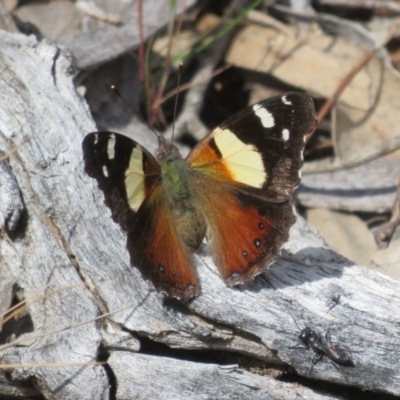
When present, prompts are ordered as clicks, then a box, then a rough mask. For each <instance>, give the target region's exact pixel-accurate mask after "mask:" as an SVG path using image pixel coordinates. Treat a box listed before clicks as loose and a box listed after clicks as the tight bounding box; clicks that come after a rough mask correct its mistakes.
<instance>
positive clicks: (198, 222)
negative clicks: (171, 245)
mask: <svg viewBox="0 0 400 400" xmlns="http://www.w3.org/2000/svg"><path fill="white" fill-rule="evenodd" d="M160 167H161V181H162V185H163V188H164V195H165V197H166V200H167V203H168V205H169V207H170V210H171V215H172V217H173V223H174V225H175V228H176V230H177V233H178V235H179V237H180V238H181V240H182V241H183V242H184V243H186V245H188V246H189V247H191V248H192V249H197V248H198V247H199V246H200V243H201V242H202V240H203V237H204V234H205V229H206V227H205V220H204V218H203V216H202V214H201V213H200V211H199V210H198V209H197V208H196V207H195V202H194V201H193V194H192V189H191V185H190V184H189V175H188V169H187V164H186V163H185V161H184V160H183V159H182V158H181V157H180V155H178V154H175V153H170V154H167V156H166V157H165V158H164V159H163V160H162V161H161V162H160Z"/></svg>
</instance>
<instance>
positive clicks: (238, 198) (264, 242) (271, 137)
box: [82, 92, 316, 300]
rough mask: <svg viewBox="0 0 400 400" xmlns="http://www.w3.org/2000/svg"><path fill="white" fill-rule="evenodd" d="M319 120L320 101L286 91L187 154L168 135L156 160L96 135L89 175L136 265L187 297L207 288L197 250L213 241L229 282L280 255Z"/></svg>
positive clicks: (90, 143)
mask: <svg viewBox="0 0 400 400" xmlns="http://www.w3.org/2000/svg"><path fill="white" fill-rule="evenodd" d="M315 126H316V117H315V109H314V103H313V100H312V98H311V97H310V96H308V95H306V94H302V93H294V92H293V93H287V94H284V95H281V96H277V97H273V98H271V99H268V100H264V101H262V102H260V103H257V104H255V105H253V106H250V107H248V108H245V109H244V110H242V111H240V112H238V113H237V114H234V115H233V116H231V117H230V118H228V119H227V120H226V121H225V122H223V123H222V124H221V125H219V126H218V127H217V128H215V129H214V130H213V131H211V132H210V133H209V134H208V135H207V136H205V137H204V138H203V139H202V140H201V141H200V142H199V143H198V144H197V145H196V146H195V147H194V148H193V150H192V151H191V152H190V153H189V155H188V156H187V157H186V159H183V158H182V157H181V155H180V154H179V151H178V150H177V148H176V147H175V146H174V145H172V144H168V143H166V142H165V140H162V137H161V138H160V148H159V150H158V151H157V153H156V157H154V156H152V155H151V154H150V153H149V152H148V151H147V150H146V149H144V148H143V147H142V146H141V145H140V144H138V143H136V142H135V141H133V140H132V139H130V138H128V137H126V136H123V135H121V134H118V133H114V132H92V133H89V134H88V135H87V136H86V137H85V138H84V140H83V143H82V148H83V154H84V163H85V171H86V173H87V174H88V175H89V176H90V177H92V178H95V179H96V180H97V183H98V186H99V188H100V189H101V190H102V191H103V193H104V198H105V204H106V205H107V206H108V207H109V208H110V209H111V213H112V217H113V219H114V221H115V222H117V223H118V224H119V225H120V226H121V228H122V229H123V230H124V231H125V232H126V233H127V249H128V251H129V254H130V258H131V263H132V264H133V265H134V266H135V267H137V268H138V269H139V271H140V272H141V274H142V276H143V277H144V278H145V279H147V280H150V281H151V282H152V284H153V285H154V286H155V288H156V289H158V290H159V291H161V292H164V293H166V294H167V295H168V296H171V297H176V298H179V299H183V300H188V299H190V298H192V297H194V296H197V295H199V294H200V292H201V287H200V281H199V277H198V274H197V270H196V268H195V266H194V263H193V252H194V251H195V250H196V249H198V248H199V246H200V245H201V243H202V242H203V239H204V238H206V239H207V242H208V243H207V246H208V248H209V251H210V252H211V255H212V258H213V260H214V263H215V265H216V266H217V268H218V270H219V273H220V275H221V277H222V279H223V280H224V281H225V283H226V284H227V285H228V286H233V285H235V284H238V283H242V282H245V281H248V280H250V279H251V278H253V277H254V276H256V275H258V274H260V273H261V272H263V271H265V270H266V269H267V268H268V266H269V265H270V264H271V263H272V262H274V261H275V260H276V259H277V257H278V256H279V252H280V249H281V246H282V245H283V244H284V243H285V241H286V240H287V239H288V232H289V229H290V227H291V226H292V225H293V224H294V222H295V216H294V213H293V205H292V198H291V196H292V192H293V190H294V188H295V187H296V186H298V184H299V182H300V169H301V166H302V164H303V150H304V146H305V136H306V134H307V133H309V132H310V131H312V130H313V128H314V127H315Z"/></svg>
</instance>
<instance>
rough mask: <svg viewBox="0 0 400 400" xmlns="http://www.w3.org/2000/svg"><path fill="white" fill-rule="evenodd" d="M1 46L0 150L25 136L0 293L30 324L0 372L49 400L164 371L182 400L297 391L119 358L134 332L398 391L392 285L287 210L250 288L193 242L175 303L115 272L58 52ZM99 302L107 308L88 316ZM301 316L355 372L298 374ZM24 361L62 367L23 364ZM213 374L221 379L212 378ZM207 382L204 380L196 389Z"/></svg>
mask: <svg viewBox="0 0 400 400" xmlns="http://www.w3.org/2000/svg"><path fill="white" fill-rule="evenodd" d="M0 54H1V57H2V72H3V73H2V74H1V75H0V86H1V89H0V96H1V100H0V150H1V151H3V152H4V153H7V152H9V151H10V150H12V148H13V147H14V146H16V145H18V144H20V143H22V142H23V141H24V140H26V139H28V138H29V140H28V141H27V142H26V143H24V144H23V145H22V146H21V148H20V149H19V150H18V152H17V153H15V154H14V155H12V156H10V157H9V159H8V160H6V161H3V162H4V163H6V164H7V165H8V166H9V167H7V168H8V169H9V173H10V174H12V176H13V179H15V182H16V183H17V184H18V187H19V191H20V195H21V199H22V204H23V212H22V215H21V217H20V219H19V221H15V220H14V227H15V231H11V230H9V229H7V228H3V229H2V236H1V242H0V246H1V247H0V255H1V258H0V277H1V280H0V285H1V290H0V294H1V304H0V307H1V311H2V312H4V311H6V310H7V308H8V306H9V305H10V304H11V302H12V287H15V286H18V287H19V288H21V289H23V291H24V294H25V297H26V299H27V301H28V302H34V300H35V299H38V298H39V301H37V302H34V303H33V304H32V305H31V306H30V308H29V310H28V311H29V317H30V318H31V320H32V324H33V331H32V332H28V333H25V334H24V335H22V336H20V337H17V338H15V337H14V336H11V337H10V338H9V339H10V340H11V343H8V344H6V345H3V346H2V347H0V362H1V363H3V364H19V365H21V367H20V368H15V367H14V368H12V369H10V371H11V378H13V379H18V380H24V379H31V380H32V381H33V382H35V385H36V386H37V388H39V390H40V391H41V392H42V393H43V394H44V395H45V397H46V398H51V399H53V398H54V399H65V398H68V399H75V398H76V399H78V398H79V399H80V398H91V399H106V398H109V395H110V394H109V387H108V385H111V384H112V383H113V379H111V378H110V376H114V377H115V382H116V386H117V387H116V388H114V389H115V390H116V396H117V398H120V399H123V398H134V397H137V398H151V396H152V394H154V391H152V388H153V389H154V388H159V387H161V386H160V385H161V382H163V381H165V380H166V379H168V380H169V382H170V385H168V386H165V389H164V392H163V393H162V394H163V396H164V397H163V398H176V396H175V394H176V393H189V391H190V390H191V388H192V389H193V390H192V392H193V398H195V397H196V398H199V397H201V396H207V395H210V393H217V394H218V395H219V394H220V393H221V396H222V395H224V396H226V397H229V396H230V397H232V398H235V393H236V392H237V391H238V390H240V391H241V392H240V393H244V397H246V396H248V393H253V394H252V396H254V397H251V398H258V397H257V396H258V394H254V393H256V391H253V392H252V391H251V390H250V389H251V388H254V387H257V388H259V390H260V393H263V394H264V396H265V393H268V394H269V397H268V398H292V397H295V395H296V393H299V390H300V389H299V387H298V385H297V384H295V383H294V384H290V383H287V384H285V385H283V384H282V383H278V382H276V381H275V382H274V381H273V380H272V378H267V377H263V376H258V375H256V374H253V373H249V372H243V371H241V370H240V369H238V370H236V369H234V368H232V367H227V366H216V365H208V366H205V365H204V364H201V363H194V362H192V363H191V367H193V368H192V369H191V371H189V372H188V373H187V374H186V375H183V378H182V379H178V378H179V375H180V374H181V372H182V371H184V370H185V368H188V364H189V362H188V361H183V360H181V361H179V360H171V359H169V358H163V357H160V356H157V355H154V354H153V355H151V356H150V355H140V354H129V353H132V352H137V351H138V350H139V347H140V338H141V337H146V338H149V339H151V340H153V341H157V342H162V343H165V344H166V345H168V346H170V347H174V348H181V349H186V350H193V349H196V350H201V349H214V350H224V351H229V352H236V353H240V354H244V355H246V356H247V357H249V358H250V359H252V358H253V359H258V360H264V361H266V362H268V363H269V364H276V365H279V366H280V368H285V367H286V366H291V367H292V368H293V369H294V370H295V371H297V373H298V374H299V375H303V376H306V377H310V378H313V379H318V380H324V381H327V382H334V383H337V384H340V385H346V386H354V387H357V388H360V389H362V390H372V391H380V392H386V393H392V394H395V395H400V372H399V371H400V368H399V366H400V360H399V357H398V353H399V350H400V335H399V329H398V324H399V320H400V295H399V290H398V288H399V284H398V282H396V281H394V280H392V279H390V278H388V277H386V276H383V275H381V274H379V273H377V272H375V271H370V270H368V269H366V268H363V267H359V266H356V265H353V264H352V263H351V262H350V261H348V260H346V259H344V258H343V257H340V256H338V255H337V254H335V253H334V252H332V251H331V250H329V249H328V248H327V247H326V246H325V245H324V243H323V241H322V240H321V239H320V237H319V236H318V234H317V232H316V231H315V230H314V229H312V228H311V227H310V226H309V225H307V223H306V222H305V221H304V220H303V219H301V218H298V221H297V223H296V225H295V226H294V227H293V228H292V230H291V235H290V240H289V241H288V243H286V245H285V246H284V251H283V255H282V257H281V258H280V259H279V261H278V262H276V263H275V264H274V265H273V266H272V267H271V268H270V269H269V270H268V271H267V272H266V273H264V274H262V275H260V276H259V277H257V278H256V279H255V280H254V282H252V283H251V284H247V285H242V286H239V287H236V288H228V287H226V286H225V284H224V283H223V281H222V280H221V278H220V277H219V275H218V273H217V271H216V268H215V266H214V264H213V263H212V260H211V258H210V256H209V255H207V254H206V252H205V251H203V250H202V251H200V252H199V254H198V255H197V256H196V257H195V260H196V266H197V268H198V271H199V275H200V279H201V284H202V294H201V295H200V296H199V297H197V298H195V299H194V300H193V301H191V302H189V303H187V304H184V303H181V302H178V301H168V300H167V299H165V297H164V296H163V295H162V294H159V293H156V292H155V290H154V288H153V287H152V286H151V285H150V284H149V283H147V282H146V281H144V280H143V279H142V278H141V276H140V274H139V273H138V271H137V270H136V269H135V268H132V267H131V266H130V262H129V256H128V253H127V251H126V249H125V242H126V238H125V235H124V234H123V233H122V231H121V230H120V229H119V227H118V226H117V225H116V224H115V223H114V222H113V221H112V219H111V217H110V212H109V210H108V209H107V208H106V207H105V205H104V204H103V196H102V194H101V192H100V191H99V189H98V188H97V185H96V182H94V181H93V180H92V179H90V178H89V177H87V176H86V175H85V174H84V172H83V162H82V152H81V142H82V139H83V137H84V135H85V134H86V133H88V132H91V131H93V130H96V128H95V126H94V123H93V121H92V119H91V117H90V113H89V110H88V108H87V106H86V104H85V102H84V100H83V99H82V98H81V97H80V96H79V95H78V94H77V93H76V91H75V88H74V86H73V83H72V73H73V71H71V67H70V66H71V60H70V58H69V57H68V56H66V55H65V54H63V53H62V52H61V51H60V50H59V49H58V48H57V47H56V46H55V45H54V44H52V43H49V42H48V41H42V42H41V43H38V42H36V40H35V39H34V38H32V37H29V38H28V37H25V36H22V35H18V34H13V35H12V34H7V33H5V32H0ZM138 124H139V123H138ZM143 129H145V128H143ZM3 182H4V180H3V178H1V180H0V195H1V196H2V197H1V198H0V204H2V203H3V202H4V201H7V202H8V203H7V204H9V203H10V200H9V197H8V198H7V199H6V200H5V199H4V198H3V193H4V191H3V190H1V185H3ZM14 207H15V213H14V212H8V213H3V211H2V215H3V217H4V218H5V219H7V220H6V221H4V220H3V221H1V223H2V226H7V222H8V220H10V218H11V217H10V215H17V214H18V212H17V211H18V209H19V207H20V203H19V201H16V202H15V206H14ZM3 209H4V208H3V207H0V210H3ZM7 210H10V208H9V206H7ZM172 250H173V249H171V251H172ZM338 295H340V297H339V298H338V297H337V296H338ZM40 296H44V298H40ZM332 299H333V300H335V299H336V300H337V304H336V303H334V302H333V300H332ZM332 305H334V307H333V308H332V309H330V308H331V306H332ZM118 310H119V312H116V311H118ZM106 312H111V313H112V314H110V315H109V316H108V317H107V318H104V319H102V320H101V322H100V323H99V322H96V321H93V319H94V318H95V317H97V316H99V315H101V314H103V313H106ZM84 321H90V322H87V323H84V324H80V323H81V322H84ZM305 326H311V327H312V328H313V329H314V330H315V331H316V332H318V333H321V334H322V333H324V332H326V331H327V330H328V328H330V329H331V334H332V338H333V341H334V342H341V343H342V346H343V347H346V348H348V349H349V350H346V351H347V352H348V354H350V356H351V358H352V360H353V361H354V364H355V366H354V367H344V366H338V368H335V367H334V366H333V365H332V363H331V362H329V360H326V359H325V361H322V362H320V363H318V364H317V365H315V366H314V368H313V370H312V372H310V367H311V359H312V358H313V355H314V353H313V352H312V351H311V350H305V349H300V348H298V346H297V343H298V339H297V336H298V334H299V331H300V329H302V328H304V327H305ZM63 328H65V329H63ZM68 328H70V329H68ZM45 332H48V334H44V333H45ZM101 349H103V350H104V349H106V350H108V351H109V352H110V353H111V356H110V359H109V363H108V366H107V367H103V366H93V365H90V366H83V365H76V364H75V365H71V363H78V364H80V363H85V362H93V361H97V360H98V354H99V352H100V350H101ZM116 349H118V352H117V351H116ZM102 359H103V358H102ZM32 363H33V364H38V365H40V364H43V363H61V364H62V366H58V367H55V366H53V367H47V368H43V367H36V368H32V366H30V367H28V366H27V365H26V364H32ZM130 366H131V367H130ZM144 368H146V369H144ZM227 369H228V370H229V371H228V375H229V376H231V377H233V378H232V380H231V379H228V378H227V377H226V375H225V376H222V375H224V374H223V373H222V372H221V371H226V370H227ZM203 374H204V375H203ZM239 376H240V382H239V383H238V381H237V379H238V378H239ZM146 378H147V379H146ZM211 378H212V379H211ZM220 378H221V384H220V385H219V384H218V382H219V379H220ZM134 379H136V380H135V381H134V384H132V386H130V387H128V386H129V382H133V380H134ZM210 380H211V381H212V382H211V385H212V388H213V389H212V390H210V389H209V388H207V387H206V383H205V382H206V381H210ZM175 383H176V384H175ZM246 387H247V388H250V389H249V390H248V391H246V390H247V389H246ZM282 390H285V392H283V393H285V394H284V395H283V394H282ZM146 393H149V397H146V395H145V394H146ZM304 393H306V392H304ZM314 395H315V398H326V397H323V396H322V395H321V396H319V395H316V394H315V393H314ZM174 396H175V397H174ZM318 396H319V397H318ZM244 397H242V398H244ZM259 397H260V398H261V396H259ZM153 398H154V397H153ZM185 398H190V396H189V395H187V396H186V395H185ZM236 398H240V396H239V397H236ZM248 398H250V397H248ZM264 398H265V397H264ZM310 398H311V397H310ZM329 398H338V397H335V396H334V397H329Z"/></svg>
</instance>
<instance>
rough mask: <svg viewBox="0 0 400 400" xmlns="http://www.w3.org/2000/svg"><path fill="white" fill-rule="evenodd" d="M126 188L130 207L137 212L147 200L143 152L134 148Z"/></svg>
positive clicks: (127, 171)
mask: <svg viewBox="0 0 400 400" xmlns="http://www.w3.org/2000/svg"><path fill="white" fill-rule="evenodd" d="M125 187H126V194H127V197H128V203H129V207H130V208H131V209H132V210H133V211H137V210H138V209H139V207H140V206H141V205H142V203H143V200H144V199H145V193H146V192H145V186H144V171H143V152H142V150H141V149H140V148H138V147H134V148H133V150H132V153H131V158H130V160H129V167H128V169H127V170H126V172H125Z"/></svg>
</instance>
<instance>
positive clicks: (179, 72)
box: [170, 63, 183, 147]
mask: <svg viewBox="0 0 400 400" xmlns="http://www.w3.org/2000/svg"><path fill="white" fill-rule="evenodd" d="M182 71H183V63H179V67H178V87H177V88H176V96H175V105H174V120H173V123H172V137H171V143H170V146H171V147H172V143H173V141H174V136H175V121H176V113H177V110H178V99H179V87H180V86H181V76H182Z"/></svg>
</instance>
